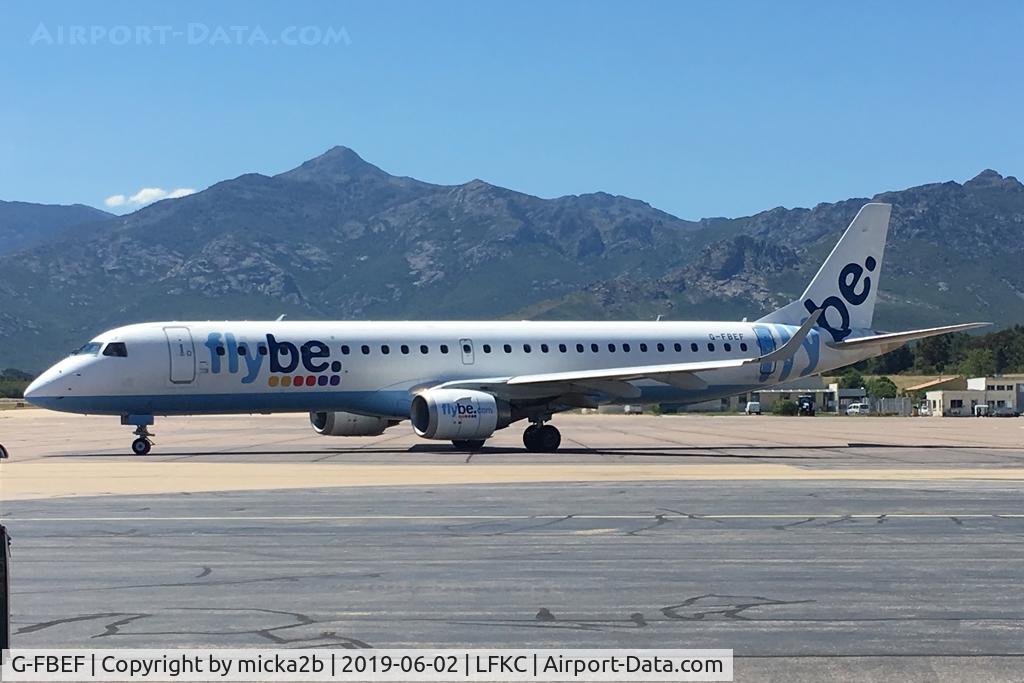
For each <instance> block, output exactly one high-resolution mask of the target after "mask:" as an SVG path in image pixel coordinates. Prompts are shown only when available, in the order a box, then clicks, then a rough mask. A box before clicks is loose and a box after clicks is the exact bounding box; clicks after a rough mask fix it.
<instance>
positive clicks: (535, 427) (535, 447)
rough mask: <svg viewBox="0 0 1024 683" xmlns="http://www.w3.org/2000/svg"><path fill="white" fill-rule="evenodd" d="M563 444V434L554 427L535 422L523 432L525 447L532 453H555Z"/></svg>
mask: <svg viewBox="0 0 1024 683" xmlns="http://www.w3.org/2000/svg"><path fill="white" fill-rule="evenodd" d="M561 444H562V434H561V432H559V431H558V428H557V427H555V426H554V425H546V424H544V423H543V422H534V423H533V424H531V425H530V426H529V427H527V428H526V431H525V432H523V445H524V446H526V450H528V451H530V452H531V453H554V452H555V451H557V450H558V447H559V446H560V445H561Z"/></svg>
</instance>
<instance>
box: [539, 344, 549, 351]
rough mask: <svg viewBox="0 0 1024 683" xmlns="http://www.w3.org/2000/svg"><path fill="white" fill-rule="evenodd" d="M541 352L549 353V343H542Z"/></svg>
mask: <svg viewBox="0 0 1024 683" xmlns="http://www.w3.org/2000/svg"><path fill="white" fill-rule="evenodd" d="M540 352H541V353H547V352H548V345H547V344H541V345H540Z"/></svg>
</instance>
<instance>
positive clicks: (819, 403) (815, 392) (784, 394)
mask: <svg viewBox="0 0 1024 683" xmlns="http://www.w3.org/2000/svg"><path fill="white" fill-rule="evenodd" d="M800 396H811V397H812V398H813V399H814V405H815V406H816V407H817V410H819V411H821V412H826V413H835V412H842V411H845V410H846V408H847V407H848V406H849V405H850V404H851V403H859V402H861V401H864V400H865V398H866V393H865V391H864V389H863V388H857V389H840V388H839V385H838V384H837V383H835V382H833V383H831V384H825V382H824V380H823V379H822V378H821V377H820V376H814V377H801V378H800V379H797V380H793V381H792V382H787V383H786V384H782V385H779V386H777V387H773V388H771V389H761V390H759V391H752V392H749V393H745V394H739V395H737V396H730V397H729V398H723V399H716V400H714V401H704V402H703V403H694V404H692V405H686V406H674V405H671V404H665V405H662V410H664V411H665V412H690V413H716V412H722V413H728V412H743V410H744V408H746V407H747V402H748V401H757V402H758V403H760V404H761V411H762V412H765V413H770V412H772V407H773V406H774V405H775V404H776V403H778V402H779V401H796V400H797V398H799V397H800Z"/></svg>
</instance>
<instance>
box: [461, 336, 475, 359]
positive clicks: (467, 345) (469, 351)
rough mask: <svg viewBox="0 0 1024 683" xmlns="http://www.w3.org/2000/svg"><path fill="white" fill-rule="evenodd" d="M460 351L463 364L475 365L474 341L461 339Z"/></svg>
mask: <svg viewBox="0 0 1024 683" xmlns="http://www.w3.org/2000/svg"><path fill="white" fill-rule="evenodd" d="M459 350H460V351H462V364H463V365H472V364H473V340H472V339H460V340H459Z"/></svg>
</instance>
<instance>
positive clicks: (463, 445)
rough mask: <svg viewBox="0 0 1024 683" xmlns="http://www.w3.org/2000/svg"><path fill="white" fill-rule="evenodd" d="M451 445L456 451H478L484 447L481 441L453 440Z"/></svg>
mask: <svg viewBox="0 0 1024 683" xmlns="http://www.w3.org/2000/svg"><path fill="white" fill-rule="evenodd" d="M452 445H453V446H455V450H457V451H478V450H480V449H481V448H483V447H484V440H483V439H454V440H453V441H452Z"/></svg>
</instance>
